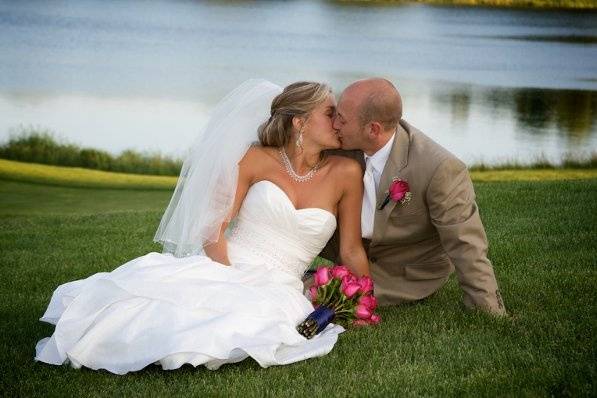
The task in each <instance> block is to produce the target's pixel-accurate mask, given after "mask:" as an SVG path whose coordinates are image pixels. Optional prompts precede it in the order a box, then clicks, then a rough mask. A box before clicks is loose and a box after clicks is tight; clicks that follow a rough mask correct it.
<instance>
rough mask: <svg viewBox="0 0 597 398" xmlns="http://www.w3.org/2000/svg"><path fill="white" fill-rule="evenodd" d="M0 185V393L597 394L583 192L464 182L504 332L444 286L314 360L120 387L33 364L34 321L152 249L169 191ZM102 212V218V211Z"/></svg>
mask: <svg viewBox="0 0 597 398" xmlns="http://www.w3.org/2000/svg"><path fill="white" fill-rule="evenodd" d="M0 187H4V189H3V190H2V191H1V192H0V209H1V211H0V251H1V252H2V256H1V257H0V258H1V260H0V261H1V266H2V270H3V273H4V274H3V278H1V279H0V313H1V314H2V322H1V323H0V334H1V335H2V339H1V340H0V391H2V395H5V396H28V397H36V396H40V397H41V396H48V395H50V396H91V395H92V396H106V397H108V396H205V395H212V396H214V395H217V396H243V397H245V396H248V397H253V396H255V397H262V396H288V395H296V396H330V397H332V396H355V395H358V396H456V395H458V396H475V397H476V396H595V392H596V391H597V390H596V385H595V380H596V379H597V371H596V364H595V358H596V357H597V349H596V347H597V344H596V343H597V337H596V336H597V335H596V334H595V330H596V326H597V317H596V316H595V315H596V314H597V296H596V295H595V291H597V269H596V263H595V258H597V247H596V246H597V242H596V241H595V227H596V226H597V200H596V194H597V179H595V178H592V179H585V180H569V181H566V180H556V181H540V182H528V181H500V182H481V181H479V182H476V183H475V189H476V192H477V197H478V203H479V206H480V209H481V216H482V218H483V221H484V223H485V226H486V230H487V234H488V237H489V241H490V253H489V256H490V258H491V260H492V261H493V264H494V267H495V270H496V274H497V278H498V281H499V284H500V289H501V291H502V295H503V297H504V301H505V303H506V306H507V308H508V311H509V312H510V316H509V317H507V318H499V319H496V318H493V317H490V316H487V315H485V314H481V313H476V312H469V311H466V310H465V309H464V308H463V306H462V304H461V292H460V289H459V288H458V285H457V283H456V280H455V278H454V277H452V278H451V280H450V281H449V282H448V284H447V285H446V286H445V287H444V288H443V289H442V290H440V291H439V292H438V293H437V294H436V295H434V296H432V297H431V298H429V299H427V300H425V301H424V302H421V303H418V304H415V305H408V306H400V307H384V308H381V310H380V313H381V315H382V317H383V322H382V323H381V324H380V325H379V326H378V327H375V328H368V329H361V330H351V331H349V332H347V333H344V334H342V335H341V336H340V339H339V341H338V344H337V345H336V347H334V349H333V350H332V352H331V353H330V354H329V355H327V356H324V357H321V358H316V359H311V360H308V361H304V362H299V363H296V364H293V365H289V366H282V367H273V368H269V369H261V368H260V367H259V366H258V365H257V364H256V363H255V362H254V361H252V360H247V361H244V362H241V363H239V364H233V365H226V366H224V367H222V368H221V369H220V370H218V371H215V372H214V371H208V370H206V369H204V368H193V367H190V366H185V367H183V368H182V369H178V370H175V371H163V370H161V369H160V368H159V367H157V366H150V367H148V368H146V369H145V370H142V371H140V372H137V373H133V374H129V375H126V376H114V375H111V374H108V373H106V372H102V371H100V372H94V371H89V370H74V369H70V368H69V367H68V366H63V367H55V366H50V365H45V364H39V363H35V362H34V361H33V355H34V347H35V343H36V342H37V340H38V339H40V338H42V337H45V336H49V335H50V334H51V333H52V331H53V328H52V327H51V326H50V325H46V324H44V323H41V322H39V321H38V318H39V317H40V316H41V315H42V313H43V311H44V309H45V307H46V305H47V304H48V301H49V299H50V296H51V294H52V291H53V290H54V289H55V288H56V287H57V286H58V285H59V284H61V283H64V282H66V281H70V280H74V279H79V278H84V277H87V276H89V275H90V274H92V273H95V272H100V271H108V270H112V269H114V268H116V267H117V266H118V265H120V264H122V263H124V262H126V261H128V260H130V259H132V258H135V257H137V256H140V255H143V254H145V253H148V252H150V251H156V250H159V246H157V245H155V244H153V243H152V237H153V234H154V232H155V229H156V227H157V224H158V222H159V219H160V217H161V215H162V211H163V208H164V206H165V205H166V203H167V200H168V198H169V193H168V192H167V191H159V190H153V191H145V192H141V191H138V190H125V189H115V190H110V189H95V188H70V187H52V186H46V185H39V184H29V183H23V182H5V181H3V182H0ZM140 194H143V195H144V196H139V195H140ZM64 197H66V198H68V200H69V202H67V203H63V201H62V198H64ZM26 198H29V199H28V200H25V199H26ZM105 201H107V202H109V206H105V207H103V206H101V205H99V204H98V203H99V202H105ZM15 206H19V208H18V212H15V209H16V208H15ZM142 206H145V207H142ZM10 209H12V210H10Z"/></svg>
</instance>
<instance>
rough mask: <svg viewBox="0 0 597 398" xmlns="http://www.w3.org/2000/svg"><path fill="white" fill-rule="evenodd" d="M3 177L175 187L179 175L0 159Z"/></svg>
mask: <svg viewBox="0 0 597 398" xmlns="http://www.w3.org/2000/svg"><path fill="white" fill-rule="evenodd" d="M0 178H1V179H5V180H13V181H26V182H33V183H41V184H48V185H60V186H70V187H90V188H122V189H173V188H174V186H175V185H176V180H177V177H171V176H153V175H142V174H126V173H114V172H109V171H100V170H91V169H83V168H80V167H63V166H50V165H45V164H36V163H24V162H16V161H12V160H6V159H0Z"/></svg>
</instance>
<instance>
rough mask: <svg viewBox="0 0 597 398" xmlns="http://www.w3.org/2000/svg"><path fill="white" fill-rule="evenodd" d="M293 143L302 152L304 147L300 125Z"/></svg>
mask: <svg viewBox="0 0 597 398" xmlns="http://www.w3.org/2000/svg"><path fill="white" fill-rule="evenodd" d="M295 145H296V146H297V148H300V150H301V152H303V150H304V149H305V148H304V147H303V128H302V127H301V129H300V131H299V133H298V137H296V142H295Z"/></svg>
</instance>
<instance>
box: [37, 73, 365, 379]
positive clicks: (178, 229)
mask: <svg viewBox="0 0 597 398" xmlns="http://www.w3.org/2000/svg"><path fill="white" fill-rule="evenodd" d="M334 110H335V99H334V95H333V94H332V92H331V89H330V88H329V87H328V86H327V85H325V84H321V83H314V82H298V83H294V84H291V85H289V86H287V87H286V88H284V90H282V89H281V88H280V87H278V86H276V85H274V84H272V83H270V82H268V81H265V80H249V81H247V82H245V83H243V84H242V85H241V86H239V87H238V88H237V89H235V90H234V91H233V92H231V93H230V94H229V95H228V96H226V97H225V98H224V99H223V100H222V101H221V102H220V103H219V104H218V106H217V107H216V109H215V111H214V113H213V114H212V116H211V118H210V121H209V122H208V124H207V125H206V127H205V128H204V129H203V131H202V133H201V134H200V136H199V138H198V139H197V141H196V142H195V143H194V144H193V147H192V148H191V151H190V153H189V155H188V157H187V159H186V160H185V163H184V164H183V168H182V171H181V175H180V177H179V179H178V183H177V186H176V189H175V191H174V194H173V196H172V199H171V201H170V204H169V205H168V208H167V209H166V212H165V213H164V216H163V218H162V221H161V223H160V226H159V228H158V230H157V233H156V236H155V238H154V239H155V240H156V241H158V242H161V243H162V244H163V245H164V253H162V254H160V253H155V252H153V253H149V254H146V255H144V256H141V257H138V258H136V259H133V260H131V261H129V262H127V263H125V264H123V265H121V266H120V267H118V268H116V269H115V270H113V271H112V272H100V273H97V274H94V275H91V276H89V277H88V278H86V279H81V280H76V281H72V282H68V283H65V284H63V285H61V286H59V287H58V288H57V289H56V290H55V291H54V294H53V296H52V299H51V301H50V303H49V305H48V308H47V310H46V312H45V314H44V315H43V317H42V318H41V320H42V321H45V322H49V323H52V324H54V325H56V326H55V331H54V333H53V335H52V336H51V337H48V338H45V339H42V340H40V341H39V342H38V343H37V346H36V356H35V360H37V361H41V362H45V363H49V364H54V365H60V364H63V363H70V364H71V365H72V366H73V367H75V368H80V367H82V366H85V367H87V368H91V369H106V370H108V371H110V372H112V373H117V374H125V373H127V372H131V371H136V370H140V369H142V368H144V367H145V366H147V365H149V364H152V363H156V364H160V365H161V366H162V368H163V369H176V368H179V367H180V366H182V365H183V364H185V363H189V364H191V365H193V366H198V365H205V366H206V367H207V368H209V369H217V368H219V367H220V366H221V365H223V364H226V363H233V362H238V361H241V360H243V359H245V358H247V357H249V356H250V357H252V358H253V359H254V360H255V361H257V362H258V363H259V365H261V366H262V367H268V366H271V365H283V364H288V363H292V362H296V361H300V360H304V359H307V358H311V357H317V356H322V355H325V354H327V353H328V352H329V351H330V350H331V349H332V348H333V346H334V344H335V343H336V341H337V338H338V334H339V333H341V332H342V331H343V330H344V329H343V328H342V327H341V326H339V325H334V324H330V325H328V327H327V328H326V329H325V330H324V331H323V332H321V333H320V334H319V335H317V336H316V337H315V338H313V339H311V340H307V339H306V338H305V337H303V336H302V335H300V334H299V333H298V332H297V331H296V325H297V324H298V323H300V322H301V321H303V320H304V319H305V317H306V316H307V315H308V314H309V313H311V312H312V311H313V306H312V305H311V303H310V302H309V300H308V299H307V298H306V297H305V296H304V295H303V294H302V288H303V284H302V281H301V278H302V276H303V275H304V272H305V270H306V269H307V268H308V266H309V265H310V263H311V262H312V261H313V259H314V258H315V256H316V255H317V254H318V253H319V252H320V251H321V249H322V248H323V247H324V246H325V244H326V242H327V241H328V239H329V238H330V237H331V235H332V233H333V232H334V230H335V229H336V227H338V228H339V231H340V236H341V247H340V251H341V257H342V260H343V262H344V263H346V264H349V265H350V266H351V267H352V270H353V272H354V273H356V274H357V275H363V274H368V273H369V269H368V262H367V258H366V255H365V251H364V249H363V247H362V244H361V236H360V214H361V200H362V197H363V188H362V175H361V168H360V166H359V164H358V163H356V162H355V161H354V160H351V159H347V158H344V157H336V156H329V155H327V156H326V155H325V152H324V150H326V149H332V148H339V147H340V144H339V141H338V138H337V137H336V133H335V131H334V129H333V128H332V121H333V117H334ZM256 138H258V139H259V143H260V144H259V145H255V144H252V143H253V142H254V141H255V139H256ZM229 224H230V228H228V227H229ZM228 230H229V231H228Z"/></svg>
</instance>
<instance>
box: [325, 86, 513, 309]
mask: <svg viewBox="0 0 597 398" xmlns="http://www.w3.org/2000/svg"><path fill="white" fill-rule="evenodd" d="M334 128H335V129H336V130H337V131H338V137H339V139H340V140H341V142H342V149H343V150H354V151H341V152H344V154H346V155H347V156H352V157H355V158H356V159H357V160H359V161H360V162H361V164H362V166H363V169H364V171H365V173H364V178H363V182H364V185H365V192H364V196H363V209H362V214H361V218H362V220H361V230H362V235H363V242H364V244H365V249H366V251H367V255H368V257H369V263H370V270H371V276H372V278H373V280H374V282H375V295H376V296H377V298H378V300H379V303H380V305H388V304H400V303H403V302H409V301H415V300H420V299H423V298H425V297H427V296H430V295H431V294H433V293H434V292H435V291H437V290H438V289H439V288H441V287H442V286H443V285H444V283H445V282H446V281H447V280H448V277H449V275H450V274H451V273H452V271H454V270H456V275H457V277H458V283H459V285H460V287H461V289H462V291H463V293H464V304H465V305H466V306H467V307H469V308H478V309H481V310H484V311H488V312H491V313H494V314H505V313H506V309H505V307H504V304H503V302H502V299H501V296H500V293H499V290H498V286H497V282H496V279H495V275H494V272H493V267H492V265H491V263H490V261H489V260H488V259H487V237H486V235H485V230H484V229H483V224H482V223H481V218H480V217H479V210H478V208H477V204H476V203H475V193H474V191H473V185H472V182H471V179H470V177H469V174H468V171H467V168H466V166H465V164H464V163H463V162H461V161H460V160H459V159H457V158H456V157H455V156H454V155H453V154H451V153H450V152H448V151H447V150H446V149H444V148H442V147H441V146H440V145H439V144H437V143H436V142H434V141H433V140H431V139H430V138H429V137H427V136H426V135H425V134H423V133H422V132H421V131H419V130H417V129H416V128H415V127H413V126H411V125H410V124H408V123H407V122H406V121H404V120H402V100H401V98H400V95H399V93H398V91H397V90H396V88H395V87H394V86H393V85H392V83H390V82H389V81H387V80H385V79H381V78H372V79H365V80H360V81H357V82H355V83H353V84H351V85H350V86H348V87H347V88H346V89H345V90H344V92H343V93H342V95H341V97H340V99H339V101H338V106H337V116H336V118H335V120H334ZM356 150H358V151H356ZM390 189H391V190H392V192H393V193H394V196H393V198H390V199H389V200H387V197H388V191H389V190H390ZM409 199H410V200H409ZM337 249H338V239H337V234H336V235H334V237H333V238H332V239H331V240H330V242H329V243H328V245H327V246H326V248H325V249H324V252H323V253H322V254H321V255H322V256H324V257H326V258H328V259H331V260H332V261H334V260H336V259H337V253H338V250H337Z"/></svg>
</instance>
